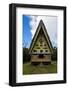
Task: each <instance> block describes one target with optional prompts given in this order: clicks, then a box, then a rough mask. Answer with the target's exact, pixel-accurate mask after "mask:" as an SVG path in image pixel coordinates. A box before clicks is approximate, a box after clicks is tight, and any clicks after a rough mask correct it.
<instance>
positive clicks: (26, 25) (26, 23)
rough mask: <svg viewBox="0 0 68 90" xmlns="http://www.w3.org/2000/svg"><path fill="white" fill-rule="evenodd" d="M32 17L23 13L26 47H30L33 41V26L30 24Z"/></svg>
mask: <svg viewBox="0 0 68 90" xmlns="http://www.w3.org/2000/svg"><path fill="white" fill-rule="evenodd" d="M29 23H30V18H29V17H28V16H26V15H23V43H24V46H25V47H29V46H30V43H31V40H32V38H31V32H30V30H31V27H30V25H29Z"/></svg>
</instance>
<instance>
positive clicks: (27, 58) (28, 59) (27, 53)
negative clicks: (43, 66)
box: [23, 48, 31, 63]
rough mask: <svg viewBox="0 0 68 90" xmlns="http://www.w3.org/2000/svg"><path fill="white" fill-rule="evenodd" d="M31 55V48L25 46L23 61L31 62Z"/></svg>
mask: <svg viewBox="0 0 68 90" xmlns="http://www.w3.org/2000/svg"><path fill="white" fill-rule="evenodd" d="M30 58H31V57H30V55H29V49H28V48H23V63H26V62H29V61H30Z"/></svg>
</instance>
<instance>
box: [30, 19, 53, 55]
mask: <svg viewBox="0 0 68 90" xmlns="http://www.w3.org/2000/svg"><path fill="white" fill-rule="evenodd" d="M41 28H42V30H43V32H44V35H45V37H46V40H47V43H48V46H49V48H50V51H51V53H52V52H53V48H52V44H51V41H50V38H49V36H48V33H47V30H46V28H45V25H44V23H43V21H42V20H40V23H39V25H38V27H37V30H36V32H35V35H34V37H33V39H32V42H31V45H30V48H29V54H31V51H32V48H33V46H34V44H35V42H36V39H37V37H38V34H39V32H40V30H41Z"/></svg>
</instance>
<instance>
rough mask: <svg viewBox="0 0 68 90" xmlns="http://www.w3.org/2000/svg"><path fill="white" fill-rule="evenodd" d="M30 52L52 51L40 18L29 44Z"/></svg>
mask: <svg viewBox="0 0 68 90" xmlns="http://www.w3.org/2000/svg"><path fill="white" fill-rule="evenodd" d="M29 53H30V54H41V53H44V54H46V53H52V44H51V41H50V38H49V36H48V33H47V30H46V28H45V26H44V23H43V21H42V20H41V21H40V23H39V25H38V28H37V30H36V33H35V35H34V38H33V40H32V43H31V46H30V51H29Z"/></svg>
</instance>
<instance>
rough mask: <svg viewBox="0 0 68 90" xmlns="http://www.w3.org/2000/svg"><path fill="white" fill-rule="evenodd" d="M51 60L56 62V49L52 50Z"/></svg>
mask: <svg viewBox="0 0 68 90" xmlns="http://www.w3.org/2000/svg"><path fill="white" fill-rule="evenodd" d="M52 60H57V48H56V47H54V48H53V54H52Z"/></svg>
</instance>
